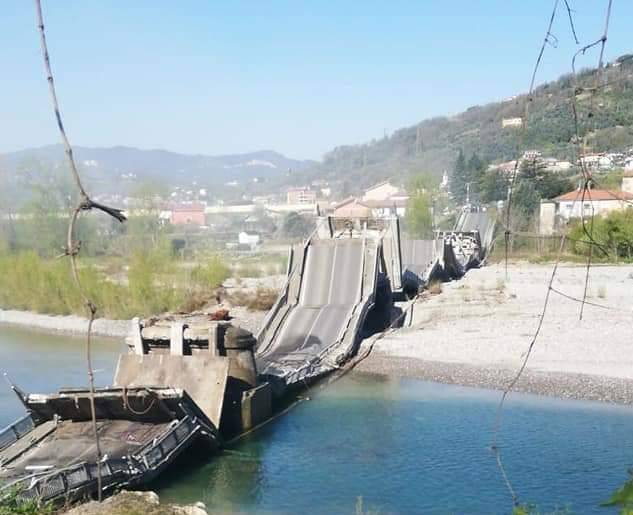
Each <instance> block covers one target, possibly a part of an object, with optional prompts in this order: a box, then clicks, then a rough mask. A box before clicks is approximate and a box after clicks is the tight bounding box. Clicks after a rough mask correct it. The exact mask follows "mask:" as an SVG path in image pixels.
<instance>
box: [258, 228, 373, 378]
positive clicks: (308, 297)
mask: <svg viewBox="0 0 633 515" xmlns="http://www.w3.org/2000/svg"><path fill="white" fill-rule="evenodd" d="M380 250H381V243H380V241H377V240H375V239H369V238H352V237H348V238H345V237H340V238H331V239H314V240H311V241H309V242H308V243H307V244H306V245H305V246H304V247H303V248H298V249H295V250H294V251H293V253H292V256H291V270H290V273H289V277H288V283H287V286H286V288H285V290H284V292H283V293H282V296H281V297H280V300H279V301H278V303H277V304H276V305H275V307H274V308H273V310H272V311H271V313H270V314H269V317H268V318H267V320H266V322H265V324H264V327H263V328H262V331H261V332H260V334H259V337H258V348H257V354H256V357H257V366H258V370H259V373H260V375H263V376H264V377H266V378H267V379H269V380H270V381H271V382H272V383H273V384H274V385H276V386H277V389H278V390H279V389H280V388H281V389H283V388H285V387H287V386H292V385H294V384H297V383H299V382H301V381H304V380H310V379H314V378H316V377H318V376H321V375H323V374H325V373H327V372H329V371H331V370H333V369H335V368H338V366H339V365H340V364H341V363H342V362H344V361H345V360H346V359H347V358H348V357H349V356H350V355H351V354H352V353H353V352H354V350H355V349H356V346H357V344H358V341H359V338H360V334H359V333H360V331H361V328H362V325H363V322H364V320H365V317H366V315H367V312H368V311H369V310H370V309H371V308H372V307H373V304H374V300H375V296H376V287H377V282H378V269H379V254H380Z"/></svg>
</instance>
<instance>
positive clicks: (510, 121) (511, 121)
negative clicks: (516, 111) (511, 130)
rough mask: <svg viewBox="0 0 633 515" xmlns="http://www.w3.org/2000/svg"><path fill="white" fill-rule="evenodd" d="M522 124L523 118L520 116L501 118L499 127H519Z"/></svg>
mask: <svg viewBox="0 0 633 515" xmlns="http://www.w3.org/2000/svg"><path fill="white" fill-rule="evenodd" d="M522 125H523V118H521V117H520V116H519V117H517V118H504V119H503V120H501V127H503V128H504V129H505V128H506V127H521V126H522Z"/></svg>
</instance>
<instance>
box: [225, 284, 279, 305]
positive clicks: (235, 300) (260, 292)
mask: <svg viewBox="0 0 633 515" xmlns="http://www.w3.org/2000/svg"><path fill="white" fill-rule="evenodd" d="M278 295H279V293H278V292H277V290H275V289H273V288H257V289H256V290H255V291H254V292H249V291H246V290H238V291H236V292H233V293H232V294H231V295H230V296H229V302H230V303H231V304H232V305H234V306H244V307H246V308H248V309H251V310H253V311H268V310H269V309H270V308H272V307H273V304H275V301H276V300H277V297H278Z"/></svg>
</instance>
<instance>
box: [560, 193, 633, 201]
mask: <svg viewBox="0 0 633 515" xmlns="http://www.w3.org/2000/svg"><path fill="white" fill-rule="evenodd" d="M554 200H563V201H565V200H566V201H574V200H577V201H578V202H580V201H581V200H582V192H580V193H579V192H578V190H574V191H570V192H568V193H565V194H563V195H560V196H559V197H556V198H555V199H554ZM590 200H591V201H600V200H633V193H628V192H627V191H609V190H589V191H587V192H586V193H585V202H587V201H590Z"/></svg>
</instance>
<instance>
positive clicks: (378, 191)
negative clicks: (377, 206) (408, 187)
mask: <svg viewBox="0 0 633 515" xmlns="http://www.w3.org/2000/svg"><path fill="white" fill-rule="evenodd" d="M402 194H403V192H402V191H401V189H400V188H398V187H397V186H394V185H393V184H391V183H390V182H389V181H383V182H379V183H378V184H375V185H374V186H372V187H371V188H368V189H366V190H365V192H364V193H363V196H362V200H386V199H388V198H391V197H393V196H394V195H402ZM404 195H406V193H404Z"/></svg>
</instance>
